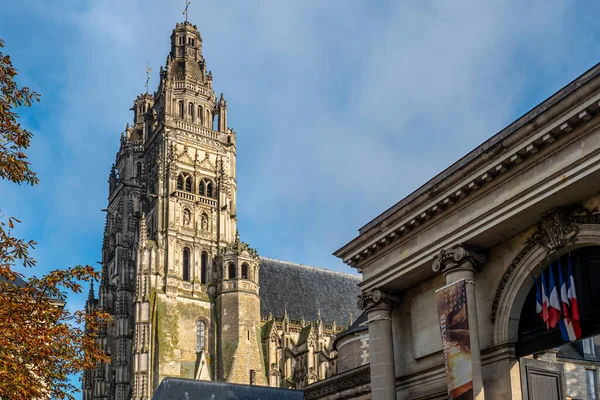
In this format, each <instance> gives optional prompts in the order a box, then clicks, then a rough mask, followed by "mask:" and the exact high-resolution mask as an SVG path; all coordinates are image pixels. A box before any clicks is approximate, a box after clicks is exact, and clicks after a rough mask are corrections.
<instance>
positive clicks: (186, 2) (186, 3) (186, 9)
mask: <svg viewBox="0 0 600 400" xmlns="http://www.w3.org/2000/svg"><path fill="white" fill-rule="evenodd" d="M190 4H192V2H191V1H190V0H185V10H183V13H182V14H185V22H188V7H189V6H190Z"/></svg>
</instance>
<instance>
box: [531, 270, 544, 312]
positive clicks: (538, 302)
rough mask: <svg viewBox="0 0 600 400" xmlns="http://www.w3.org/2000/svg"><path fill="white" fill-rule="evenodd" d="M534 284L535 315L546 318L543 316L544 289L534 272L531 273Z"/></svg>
mask: <svg viewBox="0 0 600 400" xmlns="http://www.w3.org/2000/svg"><path fill="white" fill-rule="evenodd" d="M531 278H532V279H533V283H535V313H536V314H539V315H540V318H544V317H543V315H542V289H541V288H540V283H539V282H538V281H537V279H535V276H534V275H533V272H532V273H531Z"/></svg>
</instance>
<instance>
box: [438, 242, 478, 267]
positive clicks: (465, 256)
mask: <svg viewBox="0 0 600 400" xmlns="http://www.w3.org/2000/svg"><path fill="white" fill-rule="evenodd" d="M484 262H485V254H483V253H482V252H481V251H480V250H476V249H474V248H472V247H468V246H465V245H462V244H458V245H456V246H454V247H452V248H451V249H449V250H446V249H442V250H440V254H438V255H437V256H436V257H435V259H434V260H433V265H432V267H431V268H432V269H433V272H436V273H437V272H440V271H441V272H443V273H447V272H449V271H451V270H453V269H456V268H468V269H475V268H477V267H479V266H480V265H481V264H483V263H484Z"/></svg>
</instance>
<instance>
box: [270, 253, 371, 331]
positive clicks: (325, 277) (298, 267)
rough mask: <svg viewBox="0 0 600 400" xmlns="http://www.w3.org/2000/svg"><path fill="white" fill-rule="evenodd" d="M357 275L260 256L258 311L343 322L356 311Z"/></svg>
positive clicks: (354, 315)
mask: <svg viewBox="0 0 600 400" xmlns="http://www.w3.org/2000/svg"><path fill="white" fill-rule="evenodd" d="M360 281H361V278H360V276H357V275H351V274H345V273H343V272H336V271H331V270H327V269H323V268H315V267H310V266H308V265H302V264H295V263H291V262H287V261H279V260H273V259H270V258H265V257H261V259H260V272H259V285H260V299H261V301H260V314H261V315H263V316H266V315H268V314H269V313H272V314H273V316H275V317H280V318H281V317H283V313H284V307H286V308H287V313H288V317H289V318H290V319H301V318H302V317H304V319H305V320H306V321H311V322H314V321H317V318H318V312H319V310H320V312H321V320H322V321H323V323H325V324H331V323H333V322H334V321H335V322H336V324H338V326H339V325H347V324H348V322H349V321H350V316H351V315H352V319H353V320H356V318H357V317H358V316H359V315H360V313H361V312H360V310H359V309H358V307H357V305H356V300H357V299H356V297H357V296H358V294H359V289H358V283H359V282H360Z"/></svg>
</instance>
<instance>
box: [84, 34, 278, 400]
mask: <svg viewBox="0 0 600 400" xmlns="http://www.w3.org/2000/svg"><path fill="white" fill-rule="evenodd" d="M133 111H134V123H133V125H132V126H129V125H127V127H126V131H125V133H124V134H123V135H122V136H121V145H120V148H119V151H118V153H117V157H116V162H115V164H114V166H113V168H112V170H111V173H110V178H109V198H108V202H109V205H108V207H107V209H106V211H107V216H106V227H105V233H104V242H103V246H102V281H101V285H100V291H99V298H98V299H95V297H94V296H93V294H92V295H91V296H90V299H89V300H88V307H101V308H103V309H105V310H107V311H108V312H110V313H111V314H112V315H113V318H114V323H113V324H112V325H110V326H106V327H104V328H103V329H102V331H101V332H100V333H99V336H98V342H99V343H100V345H101V346H103V348H104V349H105V350H106V352H107V353H109V354H110V355H111V363H110V365H103V364H99V365H98V366H97V368H96V369H95V370H94V371H91V372H88V373H86V374H85V376H84V384H83V388H84V399H130V398H132V399H150V398H151V397H152V394H153V392H154V389H155V388H156V387H157V385H158V384H159V383H160V382H161V381H162V379H163V378H164V377H166V376H175V377H182V378H194V379H207V380H208V379H210V380H225V381H228V382H234V383H250V377H251V375H252V379H253V382H254V383H256V384H265V383H266V375H265V371H264V367H263V359H262V350H260V346H261V342H260V341H261V337H260V334H259V331H260V300H259V297H258V274H259V271H258V256H257V254H256V252H255V251H254V250H252V249H250V248H249V247H248V246H247V245H246V244H244V243H242V242H240V241H239V238H238V237H237V234H236V232H237V231H236V179H235V176H236V134H235V132H234V131H233V130H232V129H230V128H228V127H227V103H226V102H225V100H224V98H223V95H221V96H220V98H219V99H217V97H216V96H215V93H214V92H213V90H212V73H211V72H207V69H206V61H205V59H204V58H203V56H202V38H201V36H200V33H199V32H198V30H197V29H196V26H194V25H192V24H190V23H188V22H185V23H181V24H177V26H176V28H175V29H174V30H173V34H172V35H171V51H170V53H169V55H168V57H167V61H166V67H165V68H163V67H161V68H160V83H159V86H158V90H157V91H156V92H155V93H154V94H153V95H150V94H148V93H146V94H143V95H140V96H138V98H137V99H136V100H135V101H134V105H133Z"/></svg>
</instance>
